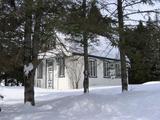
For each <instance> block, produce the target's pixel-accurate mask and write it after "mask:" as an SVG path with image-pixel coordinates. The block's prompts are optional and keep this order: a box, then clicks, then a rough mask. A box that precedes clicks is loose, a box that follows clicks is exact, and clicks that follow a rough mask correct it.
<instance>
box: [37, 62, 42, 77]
mask: <svg viewBox="0 0 160 120" xmlns="http://www.w3.org/2000/svg"><path fill="white" fill-rule="evenodd" d="M37 78H38V79H42V78H43V63H42V62H41V63H40V64H39V65H38V68H37Z"/></svg>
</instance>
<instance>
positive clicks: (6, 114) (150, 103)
mask: <svg viewBox="0 0 160 120" xmlns="http://www.w3.org/2000/svg"><path fill="white" fill-rule="evenodd" d="M0 92H1V94H3V95H4V97H5V98H4V100H3V101H1V102H0V106H1V107H2V112H0V120H160V83H156V82H152V83H147V84H143V85H137V86H130V87H129V91H128V92H125V93H121V88H120V87H100V88H91V90H90V93H89V94H85V95H84V94H83V92H82V90H70V91H56V90H47V89H40V88H35V94H36V106H35V107H32V106H30V105H24V104H23V87H0Z"/></svg>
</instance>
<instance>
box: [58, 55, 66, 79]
mask: <svg viewBox="0 0 160 120" xmlns="http://www.w3.org/2000/svg"><path fill="white" fill-rule="evenodd" d="M64 76H65V61H64V58H63V57H60V58H59V77H64Z"/></svg>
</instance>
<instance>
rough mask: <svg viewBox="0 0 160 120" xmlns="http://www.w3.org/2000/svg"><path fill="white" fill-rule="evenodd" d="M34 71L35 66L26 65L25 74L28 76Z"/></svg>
mask: <svg viewBox="0 0 160 120" xmlns="http://www.w3.org/2000/svg"><path fill="white" fill-rule="evenodd" d="M32 70H33V64H32V63H29V64H28V65H24V74H25V76H28V74H29V72H31V71H32Z"/></svg>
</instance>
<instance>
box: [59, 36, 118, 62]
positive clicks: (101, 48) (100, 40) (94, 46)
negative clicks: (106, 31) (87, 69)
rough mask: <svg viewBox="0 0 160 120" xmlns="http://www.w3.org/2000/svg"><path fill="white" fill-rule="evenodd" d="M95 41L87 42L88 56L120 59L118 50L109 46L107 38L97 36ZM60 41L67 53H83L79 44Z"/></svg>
mask: <svg viewBox="0 0 160 120" xmlns="http://www.w3.org/2000/svg"><path fill="white" fill-rule="evenodd" d="M60 37H61V36H60ZM61 38H62V37H61ZM63 38H64V37H63ZM66 38H67V36H66ZM95 39H96V42H89V47H88V53H89V55H94V56H99V57H106V58H112V59H119V58H120V57H119V50H118V48H116V47H113V46H111V42H110V41H109V40H108V39H107V38H105V37H102V36H98V37H97V38H95ZM61 41H62V42H63V43H64V45H65V47H66V49H67V50H68V51H69V52H71V53H83V46H82V45H81V43H77V42H73V41H67V40H65V39H61Z"/></svg>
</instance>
